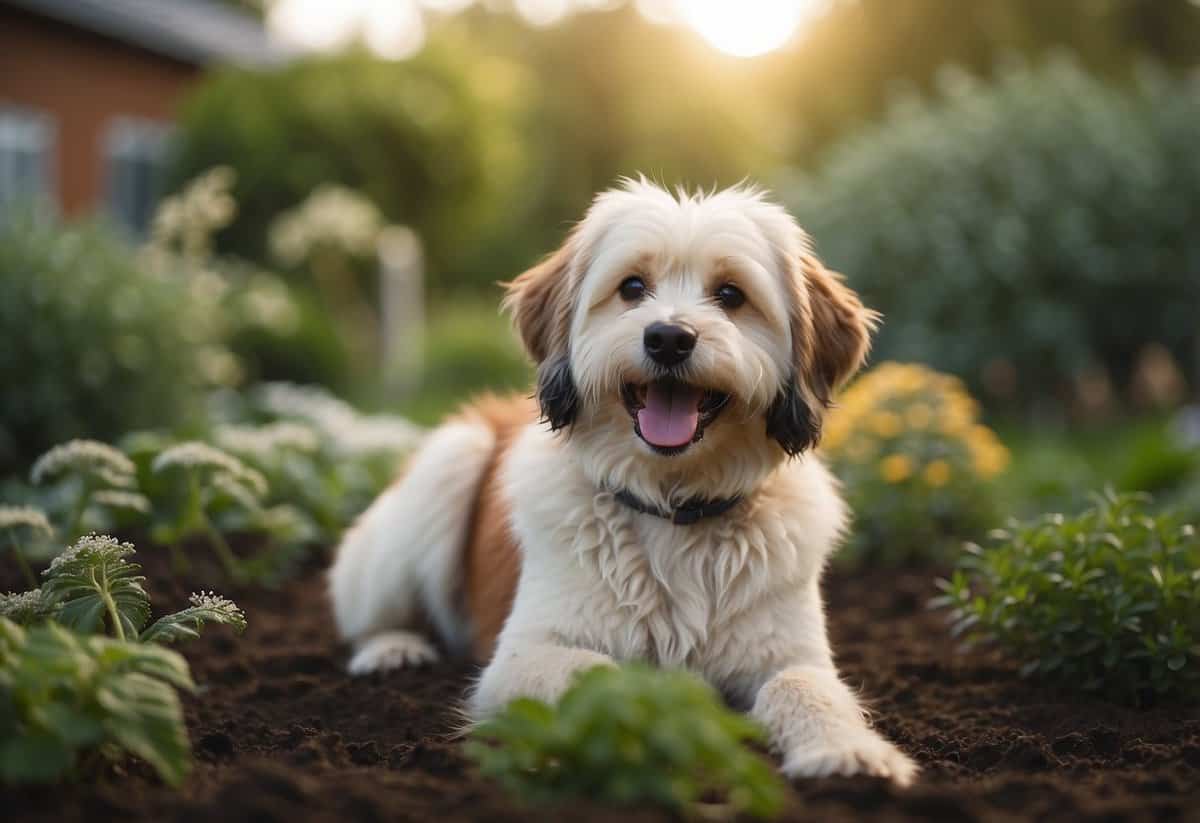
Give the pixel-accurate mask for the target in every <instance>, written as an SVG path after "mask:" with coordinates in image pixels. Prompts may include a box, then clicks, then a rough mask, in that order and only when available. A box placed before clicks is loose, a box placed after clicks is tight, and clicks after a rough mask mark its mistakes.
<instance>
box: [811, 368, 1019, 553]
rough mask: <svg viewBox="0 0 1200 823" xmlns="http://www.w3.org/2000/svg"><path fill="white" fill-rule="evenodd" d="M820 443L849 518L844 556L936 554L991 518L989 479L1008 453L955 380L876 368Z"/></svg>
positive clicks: (833, 416) (845, 397) (851, 393)
mask: <svg viewBox="0 0 1200 823" xmlns="http://www.w3.org/2000/svg"><path fill="white" fill-rule="evenodd" d="M821 445H822V453H823V455H824V456H825V458H826V459H827V460H828V461H829V464H830V468H832V470H833V472H834V474H836V475H837V477H838V478H839V479H840V480H841V481H842V482H843V483H844V488H845V490H846V494H847V496H848V498H849V502H850V506H851V509H852V511H853V512H854V517H855V521H854V528H853V531H852V533H851V535H850V539H849V541H848V543H847V545H846V547H845V548H844V549H843V551H842V552H841V553H840V554H839V555H838V559H839V560H840V561H841V562H845V563H866V562H872V563H889V564H901V563H908V562H913V561H928V560H938V559H942V558H944V557H946V556H947V555H948V554H950V552H951V550H952V547H953V546H957V544H958V543H959V542H960V541H961V540H963V539H965V538H969V537H975V536H978V535H979V534H982V532H983V531H984V530H985V529H987V528H988V527H989V526H990V525H993V524H994V523H995V522H998V518H996V516H995V514H994V510H995V503H994V499H993V495H994V490H993V487H992V482H991V481H992V480H993V479H994V478H995V477H996V476H997V475H999V474H1000V472H1002V471H1003V470H1004V468H1005V467H1006V466H1007V464H1008V461H1009V454H1008V450H1007V449H1006V448H1005V447H1004V446H1003V445H1002V444H1001V443H1000V441H999V439H998V438H997V437H996V435H995V433H994V432H993V431H992V430H991V429H989V428H987V427H986V426H984V425H982V424H981V423H980V422H979V408H978V405H977V404H976V403H975V401H974V399H972V397H971V396H970V395H969V394H968V393H967V391H966V389H965V387H964V386H963V384H962V382H961V381H960V380H958V379H957V378H955V377H951V376H949V375H945V374H939V373H938V372H935V371H933V370H932V369H929V368H926V367H924V366H920V365H915V364H905V363H883V364H881V365H879V366H876V367H875V368H873V369H871V370H870V371H869V372H867V373H866V374H864V375H863V376H862V377H861V378H859V379H858V380H857V381H855V383H854V384H853V385H851V386H850V388H848V389H847V390H846V391H844V392H843V393H842V395H841V396H840V397H839V398H838V405H837V407H835V408H834V409H833V410H832V411H831V412H830V414H829V417H828V420H827V421H826V425H825V430H824V434H823V437H822V441H821Z"/></svg>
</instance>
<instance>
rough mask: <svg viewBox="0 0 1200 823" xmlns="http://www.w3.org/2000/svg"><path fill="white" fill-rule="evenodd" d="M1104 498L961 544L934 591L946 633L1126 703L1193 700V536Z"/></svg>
mask: <svg viewBox="0 0 1200 823" xmlns="http://www.w3.org/2000/svg"><path fill="white" fill-rule="evenodd" d="M1147 500H1148V498H1146V497H1145V496H1144V495H1142V496H1138V495H1124V496H1118V495H1115V494H1113V493H1112V492H1108V493H1106V494H1105V495H1103V496H1099V497H1098V498H1097V501H1096V504H1095V505H1094V506H1093V507H1092V508H1090V509H1088V510H1086V511H1084V512H1083V513H1081V514H1079V515H1076V516H1074V517H1064V516H1063V515H1061V514H1050V515H1045V516H1043V517H1041V518H1039V519H1037V520H1034V521H1031V522H1028V523H1021V524H1017V523H1014V524H1012V525H1011V526H1009V527H1008V528H1005V529H997V530H995V531H993V532H992V533H991V535H990V536H989V540H988V543H987V545H986V546H985V547H983V548H981V547H979V546H976V545H969V546H968V547H967V551H966V552H965V553H964V554H963V555H962V558H961V559H960V561H959V563H958V568H957V570H956V571H955V573H954V575H953V577H952V578H951V579H950V580H942V581H939V586H940V587H941V588H942V590H943V591H944V592H945V593H944V595H943V596H941V597H939V598H937V599H936V600H934V601H933V603H932V605H934V606H940V607H946V608H950V609H951V610H952V611H951V612H950V619H951V620H952V621H953V632H954V633H955V634H964V635H965V636H966V637H967V638H969V639H971V640H979V641H987V642H992V643H995V644H997V645H998V646H999V647H1000V648H1002V649H1003V650H1004V651H1005V652H1006V653H1008V654H1009V655H1010V656H1012V657H1013V658H1015V659H1016V660H1019V661H1021V662H1022V663H1023V666H1022V669H1021V672H1022V674H1024V675H1037V676H1039V677H1044V678H1046V679H1048V680H1051V681H1054V682H1057V683H1060V684H1062V685H1064V686H1067V687H1069V688H1083V689H1087V690H1091V691H1098V692H1102V693H1104V694H1107V695H1109V696H1111V697H1114V698H1116V699H1120V700H1126V701H1130V702H1142V701H1144V700H1145V699H1146V698H1148V697H1150V696H1152V695H1158V696H1166V697H1182V698H1188V699H1195V698H1197V697H1200V536H1198V535H1197V532H1196V529H1195V527H1194V526H1192V525H1187V524H1181V523H1180V522H1179V521H1177V520H1175V519H1174V518H1172V517H1169V516H1153V515H1151V514H1150V513H1149V512H1148V509H1147Z"/></svg>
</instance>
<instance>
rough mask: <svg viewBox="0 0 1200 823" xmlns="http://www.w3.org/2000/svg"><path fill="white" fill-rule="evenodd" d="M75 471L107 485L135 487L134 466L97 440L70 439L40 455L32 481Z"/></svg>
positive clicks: (115, 450) (31, 474)
mask: <svg viewBox="0 0 1200 823" xmlns="http://www.w3.org/2000/svg"><path fill="white" fill-rule="evenodd" d="M66 471H76V472H83V473H86V474H90V475H91V476H93V477H96V478H98V479H100V480H101V481H103V482H104V483H106V484H107V485H109V486H116V487H118V488H129V487H131V486H133V485H135V483H136V481H135V479H134V475H135V473H136V472H137V467H136V466H134V464H133V461H132V460H130V459H129V458H128V457H126V456H125V455H124V454H122V453H121V451H120V450H119V449H115V448H113V447H112V446H110V445H108V444H107V443H101V442H99V441H97V440H71V441H68V442H66V443H60V444H59V445H57V446H55V447H54V448H52V449H50V451H48V452H46V453H45V454H43V455H42V456H41V457H39V458H38V459H37V462H36V463H34V464H33V470H32V471H31V472H30V477H31V479H32V480H33V482H34V483H35V484H36V483H41V482H42V481H43V480H46V479H48V478H51V477H54V476H56V475H59V474H62V473H63V472H66Z"/></svg>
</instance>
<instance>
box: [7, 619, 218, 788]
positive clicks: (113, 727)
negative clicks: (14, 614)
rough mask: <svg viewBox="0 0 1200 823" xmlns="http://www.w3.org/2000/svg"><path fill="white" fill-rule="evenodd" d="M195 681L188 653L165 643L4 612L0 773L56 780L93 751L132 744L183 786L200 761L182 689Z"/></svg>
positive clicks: (10, 779)
mask: <svg viewBox="0 0 1200 823" xmlns="http://www.w3.org/2000/svg"><path fill="white" fill-rule="evenodd" d="M192 688H194V685H193V683H192V678H191V674H190V673H189V671H188V666H187V663H186V662H185V661H184V659H183V658H182V657H180V656H179V655H178V654H176V653H175V652H173V651H170V650H169V649H165V648H162V647H161V646H158V645H156V644H152V643H151V644H141V643H131V642H123V641H120V640H112V639H109V638H106V637H98V636H83V635H80V634H76V633H75V632H72V631H70V630H68V629H66V628H65V627H63V626H61V625H59V624H57V623H54V622H48V623H43V624H41V625H37V626H33V627H31V628H28V629H25V628H22V627H21V626H18V625H17V624H16V623H14V622H12V621H11V620H9V619H7V618H4V617H0V780H2V781H3V782H5V783H28V782H47V781H50V780H54V779H55V778H58V777H60V776H62V775H64V774H66V773H68V772H69V771H71V770H72V769H73V768H74V767H75V766H76V765H77V763H78V762H79V760H80V757H81V755H83V754H85V753H90V754H93V755H95V754H99V755H108V756H111V755H112V754H114V753H115V752H117V751H124V752H128V753H130V754H133V755H135V756H137V757H139V758H141V759H142V760H145V761H146V762H147V763H149V764H150V765H151V766H152V767H153V768H154V769H155V771H157V772H158V774H159V776H160V777H162V779H163V780H165V781H167V782H168V783H171V784H178V783H179V782H180V781H181V780H182V779H183V778H184V776H185V775H186V774H187V772H188V769H189V767H190V765H191V763H190V757H189V746H188V739H187V729H186V727H185V725H184V720H183V709H182V707H181V705H180V702H179V696H178V695H177V694H176V691H175V690H176V689H192Z"/></svg>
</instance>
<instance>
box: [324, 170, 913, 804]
mask: <svg viewBox="0 0 1200 823" xmlns="http://www.w3.org/2000/svg"><path fill="white" fill-rule="evenodd" d="M504 305H505V308H506V309H507V310H508V311H510V312H511V314H512V316H513V319H514V323H515V326H516V328H517V330H518V332H519V334H520V337H521V339H522V341H523V343H524V346H525V348H526V349H527V350H528V352H529V354H530V355H531V356H532V358H533V359H534V360H535V361H536V364H537V388H536V402H534V400H533V399H525V398H512V399H504V398H497V397H485V398H483V399H481V400H479V401H477V402H475V403H474V404H472V405H469V406H467V407H466V408H465V409H464V410H463V411H461V412H460V413H458V414H457V415H456V416H455V417H453V418H451V419H450V420H448V421H447V422H445V423H444V424H443V425H441V426H440V427H439V428H437V429H435V430H434V431H433V432H432V433H431V434H430V435H429V436H428V437H427V439H426V440H425V442H424V443H423V445H422V447H421V448H420V449H419V450H418V451H417V452H416V453H415V454H414V455H413V456H412V457H411V459H410V461H409V464H408V465H407V467H406V470H405V472H404V474H403V476H402V478H401V479H400V480H399V481H398V482H397V483H396V484H395V485H393V486H392V487H391V488H390V489H388V490H387V491H385V492H384V493H383V494H382V495H381V496H380V497H379V498H378V500H376V501H375V502H374V503H373V504H372V506H371V507H370V508H369V509H368V510H367V511H366V512H365V514H364V515H363V516H362V517H361V518H360V519H359V520H358V522H357V523H356V524H355V525H354V526H353V527H352V528H351V529H350V530H349V531H348V532H347V534H346V535H345V537H344V539H343V541H342V544H341V546H340V548H339V551H338V554H337V558H336V560H335V562H334V565H333V567H332V569H331V570H330V575H329V583H330V591H331V596H332V602H333V609H334V614H335V617H336V621H337V625H338V628H339V630H340V633H341V635H342V636H343V637H344V638H345V639H346V640H347V641H348V642H349V643H350V644H352V647H353V649H354V651H353V654H352V658H351V660H350V663H349V670H350V672H351V673H352V674H364V673H368V672H375V671H383V670H387V669H392V668H397V667H401V666H411V665H417V664H421V663H425V662H428V661H432V660H434V659H435V658H436V657H437V655H438V651H437V649H436V648H435V646H434V645H433V643H432V642H431V641H430V640H429V639H428V634H429V632H432V633H433V634H434V635H436V637H437V639H438V640H439V641H440V643H441V646H442V647H444V648H445V649H446V650H447V651H449V653H451V654H453V655H461V656H470V657H473V658H475V659H476V660H477V661H478V662H479V663H480V664H484V666H485V668H484V669H483V672H482V675H481V677H480V678H479V680H478V683H477V684H476V685H475V687H474V688H473V690H472V691H471V693H470V695H469V697H468V707H467V709H468V713H469V716H470V717H471V718H473V719H475V720H478V719H481V718H485V717H487V716H489V715H490V714H492V713H493V712H495V711H497V710H498V709H500V708H501V707H503V706H504V705H505V704H507V703H508V702H509V701H510V700H513V699H514V698H517V697H534V698H540V699H542V700H546V701H554V700H555V699H557V698H558V697H559V696H560V695H561V694H562V693H563V692H564V690H566V689H567V688H568V687H569V686H570V684H571V683H572V680H573V677H574V676H575V674H576V673H577V672H579V671H581V670H584V669H588V668H590V667H593V666H605V665H615V664H619V663H620V662H623V661H635V660H637V661H649V662H651V663H653V664H656V665H659V666H663V667H672V668H683V669H687V670H689V671H692V672H695V673H697V674H698V675H700V676H702V677H703V678H705V679H706V680H707V681H708V682H710V683H711V684H713V686H715V687H716V688H717V689H718V690H719V691H720V692H721V693H722V694H723V695H724V696H725V697H726V698H727V700H728V701H729V702H730V703H731V705H734V706H736V707H739V708H742V709H745V710H748V711H749V713H750V715H751V716H752V717H753V718H754V719H755V720H757V721H758V722H759V723H760V724H761V725H762V726H763V727H764V728H765V729H766V731H767V733H768V735H769V739H770V742H771V745H772V747H773V748H774V749H775V750H777V752H778V753H779V754H780V755H781V756H782V763H783V771H784V772H785V773H786V774H787V775H788V776H793V777H800V776H822V775H830V774H841V775H851V774H867V775H874V776H878V777H883V778H888V779H890V780H892V781H894V782H895V783H897V784H901V785H907V784H909V783H910V782H911V781H912V780H913V778H914V776H915V775H916V773H917V767H916V765H915V763H914V762H913V761H912V760H911V759H910V758H909V757H908V756H906V755H905V754H904V753H902V752H901V751H900V750H899V749H898V748H897V747H896V746H894V745H893V744H892V743H890V742H888V741H887V740H885V739H884V738H883V737H882V736H881V735H880V734H879V733H878V732H877V731H876V730H875V729H873V728H872V727H871V725H870V723H869V722H868V720H867V713H866V712H865V710H864V708H863V706H862V705H861V704H860V702H859V700H858V699H857V698H856V696H855V694H854V692H853V691H852V690H851V689H850V688H848V687H847V686H846V684H845V683H843V681H842V680H841V679H840V678H839V676H838V672H837V670H836V668H835V665H834V661H833V656H832V652H831V650H830V647H829V643H828V640H827V636H826V628H825V616H824V609H823V605H822V601H821V595H820V577H821V573H822V569H823V566H824V564H825V560H826V558H827V557H828V556H829V554H830V553H831V552H832V551H833V549H834V548H835V547H836V546H837V545H838V542H839V540H840V538H841V535H842V533H843V531H844V530H845V529H846V526H847V511H846V507H845V505H844V504H843V502H842V500H841V498H840V496H839V492H838V488H837V484H836V482H835V481H834V479H833V478H832V477H831V476H830V474H829V472H828V471H827V470H826V469H825V467H824V466H823V465H822V463H821V461H820V460H819V459H818V458H817V457H816V456H814V454H813V451H812V450H813V448H814V447H815V446H816V444H817V442H818V439H819V437H820V431H821V421H822V415H823V414H824V412H825V409H826V408H827V407H828V406H829V405H830V403H831V398H832V397H833V394H834V392H835V391H836V390H837V389H838V387H839V386H841V385H842V384H843V383H844V382H845V381H846V380H847V379H848V378H849V377H850V376H851V375H853V374H854V373H855V372H856V371H857V370H858V369H859V368H860V366H861V365H862V363H863V361H864V360H865V358H866V356H867V353H868V349H869V346H870V334H871V332H872V331H873V330H874V327H875V326H876V324H877V320H878V315H877V314H876V313H875V312H872V311H870V310H868V309H866V308H864V306H863V305H862V303H861V301H860V300H859V299H858V297H857V296H856V295H855V294H854V293H853V292H852V291H851V290H850V289H849V288H848V287H847V286H846V285H845V283H844V282H843V278H842V277H841V276H840V275H838V274H835V273H833V272H831V271H829V270H827V269H826V268H825V267H824V266H823V265H822V264H821V263H820V261H819V260H818V259H817V257H816V256H815V255H814V253H813V251H812V248H811V245H810V243H809V240H808V237H807V235H806V234H805V233H804V231H803V230H802V229H801V228H800V227H799V226H798V225H797V224H796V222H795V221H794V220H793V219H792V218H791V216H789V215H788V213H787V212H786V211H785V210H784V209H783V208H781V207H780V206H778V205H776V204H775V203H773V202H771V200H769V198H768V197H767V195H766V194H765V193H764V192H762V191H761V190H759V189H756V188H753V187H750V186H747V185H742V186H738V187H734V188H731V189H726V190H722V191H714V192H709V193H698V194H690V193H687V192H684V191H677V192H675V193H671V192H669V191H667V190H665V189H663V188H661V187H659V186H657V185H654V184H652V183H650V182H647V181H646V180H645V179H644V178H643V179H637V180H632V179H630V180H624V181H622V183H621V184H620V185H619V186H617V187H616V188H614V189H612V190H609V191H607V192H604V193H602V194H600V195H598V196H597V197H596V199H595V200H594V202H593V204H592V205H591V207H590V209H589V210H588V212H587V214H586V216H585V217H584V219H583V220H582V221H581V222H580V223H579V224H578V225H576V226H575V227H574V229H573V230H572V231H571V232H570V233H569V235H568V236H567V238H566V240H565V242H564V243H563V245H562V247H561V248H560V249H559V250H558V251H557V252H555V253H554V254H552V255H551V256H550V257H549V258H548V259H546V260H545V261H544V262H542V263H541V264H540V265H537V266H535V267H534V268H532V269H531V270H529V271H527V272H525V273H524V274H522V275H520V276H519V277H517V278H516V279H515V280H513V281H512V282H511V283H508V284H507V294H506V297H505V301H504ZM423 628H424V631H423Z"/></svg>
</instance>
